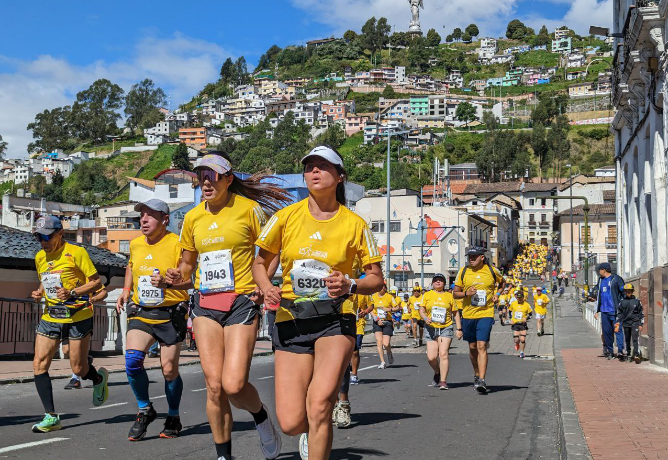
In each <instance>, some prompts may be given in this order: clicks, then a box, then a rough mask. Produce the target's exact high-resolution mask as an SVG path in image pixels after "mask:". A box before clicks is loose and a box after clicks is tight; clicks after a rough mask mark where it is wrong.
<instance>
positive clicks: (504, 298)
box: [497, 288, 510, 326]
mask: <svg viewBox="0 0 668 460" xmlns="http://www.w3.org/2000/svg"><path fill="white" fill-rule="evenodd" d="M497 305H498V306H497V312H498V313H499V321H500V322H501V326H505V323H507V322H508V306H509V305H510V294H508V288H505V289H504V290H503V294H501V295H500V296H499V302H498V304H497Z"/></svg>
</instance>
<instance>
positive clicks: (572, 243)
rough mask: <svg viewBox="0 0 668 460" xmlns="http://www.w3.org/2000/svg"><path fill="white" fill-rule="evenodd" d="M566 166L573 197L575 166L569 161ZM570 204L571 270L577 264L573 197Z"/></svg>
mask: <svg viewBox="0 0 668 460" xmlns="http://www.w3.org/2000/svg"><path fill="white" fill-rule="evenodd" d="M566 167H567V168H568V177H569V179H570V183H571V184H570V186H569V188H570V190H571V193H570V195H571V197H572V196H573V166H572V165H571V164H570V163H568V164H567V165H566ZM570 206H571V270H573V265H574V264H575V259H574V256H573V252H574V251H575V249H574V241H573V240H574V238H573V198H571V204H570Z"/></svg>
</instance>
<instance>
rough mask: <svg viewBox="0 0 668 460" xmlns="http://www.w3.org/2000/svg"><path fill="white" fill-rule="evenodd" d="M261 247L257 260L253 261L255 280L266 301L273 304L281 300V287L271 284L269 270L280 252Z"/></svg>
mask: <svg viewBox="0 0 668 460" xmlns="http://www.w3.org/2000/svg"><path fill="white" fill-rule="evenodd" d="M259 249H260V250H259V251H258V253H257V256H255V260H254V261H253V267H252V272H253V280H254V281H255V284H257V286H258V287H259V288H260V291H262V294H263V295H264V298H265V301H266V302H268V303H271V304H277V303H279V302H280V301H281V289H280V288H279V287H278V286H274V285H273V284H271V278H270V275H269V270H270V268H271V266H272V262H273V261H274V259H276V258H277V257H276V256H277V255H278V254H274V253H273V252H269V251H267V250H266V249H263V248H259Z"/></svg>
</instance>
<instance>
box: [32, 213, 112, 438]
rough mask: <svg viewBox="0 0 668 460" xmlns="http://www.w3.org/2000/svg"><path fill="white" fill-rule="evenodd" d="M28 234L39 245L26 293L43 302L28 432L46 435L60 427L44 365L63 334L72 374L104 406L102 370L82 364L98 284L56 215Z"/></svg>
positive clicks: (80, 249) (85, 360)
mask: <svg viewBox="0 0 668 460" xmlns="http://www.w3.org/2000/svg"><path fill="white" fill-rule="evenodd" d="M33 235H34V236H35V238H36V239H37V241H38V242H39V244H40V246H41V247H42V249H41V250H40V251H39V252H38V253H37V255H35V266H36V268H37V275H38V277H39V279H40V284H39V288H38V289H37V290H35V291H33V292H32V294H31V296H32V298H33V300H34V301H35V302H41V301H42V300H44V301H45V302H46V306H45V308H44V314H43V315H42V318H41V319H40V321H39V324H38V325H37V335H36V336H35V357H34V359H33V369H34V375H35V387H36V388H37V394H38V395H39V398H40V400H41V401H42V406H43V407H44V418H43V419H42V421H41V422H39V423H36V424H34V425H33V426H32V431H33V432H35V433H47V432H50V431H55V430H60V429H61V428H62V426H61V424H60V416H59V415H58V413H57V412H56V410H55V406H54V403H53V390H52V387H51V377H50V376H49V368H50V367H51V360H52V358H53V355H54V354H55V353H56V350H57V349H58V345H59V344H60V341H61V340H62V339H63V338H65V337H67V338H69V342H70V348H69V351H70V353H69V355H70V366H71V368H72V373H74V374H76V375H80V376H81V377H82V378H83V379H84V380H91V381H92V382H93V384H94V387H93V405H94V406H100V405H102V404H104V402H105V401H106V400H107V397H108V395H109V389H108V387H107V380H108V373H107V370H106V369H104V368H103V367H101V368H100V369H99V370H96V369H95V367H94V366H92V365H90V364H89V363H88V350H89V346H90V340H91V336H92V335H93V305H92V304H91V302H90V299H89V297H90V296H91V295H93V294H94V293H95V292H97V291H99V290H100V289H101V288H102V282H101V281H100V276H99V275H98V273H97V269H96V268H95V266H94V265H93V262H92V261H91V260H90V257H89V255H88V252H86V250H85V249H84V248H83V247H81V246H77V245H74V244H70V243H68V242H66V241H65V240H64V239H63V225H62V223H61V222H60V220H59V219H58V218H57V217H55V216H48V215H47V216H42V217H40V218H39V219H37V222H35V229H34V231H33Z"/></svg>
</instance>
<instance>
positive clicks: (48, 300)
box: [32, 146, 549, 460]
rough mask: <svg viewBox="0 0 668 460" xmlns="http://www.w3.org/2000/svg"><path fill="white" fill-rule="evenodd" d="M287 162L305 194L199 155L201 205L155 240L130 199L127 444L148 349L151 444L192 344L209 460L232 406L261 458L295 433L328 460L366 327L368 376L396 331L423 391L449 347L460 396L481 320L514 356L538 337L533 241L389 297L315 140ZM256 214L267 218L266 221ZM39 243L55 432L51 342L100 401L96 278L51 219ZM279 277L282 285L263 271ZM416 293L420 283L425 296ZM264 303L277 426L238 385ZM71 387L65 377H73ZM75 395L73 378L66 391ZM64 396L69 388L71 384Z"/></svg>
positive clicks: (543, 300) (477, 255)
mask: <svg viewBox="0 0 668 460" xmlns="http://www.w3.org/2000/svg"><path fill="white" fill-rule="evenodd" d="M302 164H303V167H304V170H303V174H304V180H305V183H306V186H307V188H308V192H309V196H308V198H306V199H304V200H302V201H299V202H297V203H294V204H291V205H288V203H289V202H291V201H292V197H291V196H290V195H289V194H288V193H287V192H286V191H285V190H283V189H281V188H280V187H278V186H276V185H273V184H270V183H268V182H267V181H264V180H263V179H264V177H263V176H251V177H249V178H247V179H240V178H239V177H238V176H236V175H234V174H233V169H232V165H231V163H230V161H229V158H228V157H227V156H226V155H225V154H222V153H219V152H211V153H209V154H207V155H205V156H204V157H203V159H202V161H201V163H200V164H199V165H198V167H197V168H196V173H197V178H198V181H199V185H200V186H201V189H202V202H201V203H200V204H199V205H197V206H196V207H195V208H193V209H192V210H191V211H189V212H188V213H187V214H186V216H185V219H184V222H183V227H182V231H181V234H180V236H177V235H175V234H173V233H171V232H169V230H168V229H167V228H168V225H169V219H170V212H169V207H168V206H167V204H166V203H164V202H163V201H161V200H158V199H152V200H149V201H147V202H145V203H139V204H137V205H136V208H135V210H136V211H137V212H139V214H140V225H141V232H142V234H143V235H142V236H140V237H138V238H136V239H134V240H133V241H132V242H131V244H130V259H129V263H128V266H127V270H126V274H125V283H124V287H123V290H122V294H121V295H120V296H119V297H118V300H117V303H116V308H117V309H118V311H119V312H120V311H121V310H125V312H126V314H127V317H128V327H127V338H126V351H125V368H126V374H127V379H128V382H129V384H130V387H131V388H132V390H133V392H134V395H135V399H136V403H137V415H136V418H135V421H134V423H133V424H132V426H131V427H130V428H129V432H128V436H127V437H128V439H129V440H130V441H139V440H141V439H142V438H143V437H144V436H145V435H146V433H147V431H148V430H149V426H150V424H151V423H153V422H154V421H155V420H156V418H157V416H158V414H157V412H156V410H155V409H154V408H153V405H152V403H151V401H150V397H149V394H150V392H149V390H150V388H149V387H150V385H149V378H148V375H147V372H146V369H145V367H144V360H145V358H146V356H147V354H148V353H149V349H150V348H151V347H152V346H153V345H154V344H155V343H156V342H158V343H159V344H160V362H161V366H162V373H163V377H164V391H165V394H166V399H167V405H168V413H167V417H166V418H165V420H164V426H163V428H162V430H161V432H160V437H161V438H176V437H178V436H179V433H180V431H181V430H182V427H183V425H182V422H181V418H180V415H179V405H180V401H181V395H182V393H183V381H182V379H181V377H180V375H179V356H180V350H181V349H182V343H183V342H184V340H185V339H186V336H187V335H189V337H190V343H191V347H194V345H193V341H192V338H193V335H192V334H193V332H194V333H195V336H196V338H197V350H198V352H199V356H200V361H201V366H202V370H203V374H204V379H205V382H206V390H207V391H206V414H207V418H208V421H209V426H210V428H211V433H212V437H213V444H214V446H213V447H214V449H215V455H216V457H215V458H217V459H218V460H229V459H231V458H232V439H233V438H232V426H233V420H232V411H231V406H234V407H236V408H238V409H241V410H245V411H247V412H249V413H250V415H251V416H252V417H253V419H254V421H255V425H256V428H257V432H258V440H259V444H260V447H261V449H262V452H263V454H264V456H265V457H266V458H268V459H273V458H276V457H278V456H279V454H280V453H281V447H282V446H281V436H280V433H279V431H282V432H283V433H285V434H286V435H290V436H300V442H299V451H300V452H299V453H300V455H301V458H302V459H307V458H309V456H310V458H312V459H325V458H328V457H329V454H330V451H331V447H332V438H333V426H338V427H346V426H348V425H350V422H351V406H350V401H349V399H348V392H349V389H350V385H356V384H358V383H360V379H359V376H358V371H359V366H360V354H359V353H360V348H361V347H362V342H363V339H364V336H365V332H366V330H367V321H368V322H371V323H372V324H371V326H372V331H373V336H374V338H375V341H376V349H377V352H378V357H379V364H378V368H379V369H386V368H388V367H391V366H392V364H393V363H394V356H393V353H392V337H393V335H394V333H395V332H397V331H402V332H403V333H405V334H406V336H407V337H409V338H411V339H412V340H413V346H414V347H416V348H420V347H423V346H424V347H425V354H426V358H427V362H428V364H429V366H430V367H431V369H432V370H433V374H434V375H433V380H432V382H430V384H431V385H433V386H434V387H437V388H439V389H441V390H447V389H448V384H447V382H448V380H447V376H448V371H449V367H450V366H449V350H450V347H451V344H452V341H453V340H455V339H457V340H464V341H465V342H467V343H468V352H469V356H470V360H471V366H472V371H473V377H472V386H473V389H474V390H475V391H476V392H478V393H481V394H484V393H486V392H487V391H488V387H487V383H486V377H487V368H488V348H489V343H490V337H491V331H492V326H493V325H494V323H495V317H496V316H497V315H498V317H499V320H500V323H501V325H504V324H512V326H511V329H512V334H513V338H514V340H515V344H516V350H518V351H520V355H519V356H521V357H524V349H525V348H524V347H525V343H526V334H527V329H528V328H527V321H528V319H529V318H530V317H531V316H532V315H535V318H536V321H537V327H538V333H539V334H541V333H542V332H543V322H542V321H543V319H544V318H545V316H546V315H547V306H548V304H549V298H548V297H547V295H546V294H547V292H546V290H545V289H544V288H541V287H539V288H538V289H536V290H535V292H533V293H532V294H533V295H532V302H533V303H532V304H531V305H530V304H529V299H528V289H527V287H526V286H523V281H522V280H523V279H524V278H526V276H531V275H533V276H540V275H543V274H544V272H545V269H546V267H547V262H546V250H547V248H545V247H544V246H540V245H529V246H526V247H525V248H524V250H523V252H522V253H521V255H520V256H518V258H517V260H516V263H515V266H513V268H512V269H511V270H510V271H509V272H508V273H507V274H506V276H504V275H503V274H502V273H501V272H500V271H499V270H498V269H497V268H495V267H494V266H493V265H491V264H490V263H489V261H488V259H487V258H486V256H485V249H484V248H481V247H475V246H474V247H470V248H468V249H467V258H468V263H467V265H466V266H465V267H463V268H462V269H461V270H460V271H459V273H458V274H457V276H456V278H455V279H454V280H453V282H452V283H451V284H449V283H448V280H447V278H446V276H445V275H442V274H436V275H434V276H433V278H432V279H431V283H430V284H429V286H425V287H422V286H419V285H417V284H416V286H415V287H414V288H413V289H412V292H410V293H408V292H405V293H399V292H397V290H396V289H395V288H393V287H390V288H389V289H388V286H387V285H386V284H385V281H384V277H383V273H382V271H381V265H380V263H381V260H382V255H381V253H380V251H379V248H378V247H377V245H376V243H375V241H374V239H373V236H372V234H371V231H370V229H369V227H368V226H367V224H366V223H365V222H364V220H362V219H361V218H360V217H359V216H357V215H356V214H355V213H353V212H352V211H350V210H348V209H347V208H346V206H345V189H344V183H345V180H346V171H345V169H344V165H343V159H342V157H341V156H340V155H339V154H338V152H336V151H335V150H333V149H331V148H329V147H327V146H319V147H316V148H314V149H313V150H312V151H311V152H310V153H309V154H308V155H306V156H305V157H304V158H303V160H302ZM268 216H271V218H268ZM34 234H35V237H36V238H37V240H38V241H39V242H40V244H41V247H42V250H41V251H39V253H38V254H37V255H36V258H35V262H36V266H37V271H38V274H39V278H40V285H39V288H38V289H36V290H35V291H34V292H33V293H32V297H33V299H34V300H35V301H38V302H41V301H44V302H45V309H44V315H43V316H42V318H41V320H40V322H39V325H38V327H37V338H36V342H35V358H34V374H35V386H36V388H37V393H38V394H39V397H40V399H41V401H42V404H43V406H44V412H45V415H44V418H43V419H42V420H41V421H40V422H39V423H36V424H35V425H33V427H32V430H33V431H34V432H51V431H54V430H58V429H60V428H61V421H60V418H59V415H58V413H57V411H56V408H55V404H54V399H53V391H52V386H51V378H50V377H49V367H50V363H51V359H52V357H53V356H54V354H55V352H56V349H57V347H58V345H59V344H60V342H61V341H68V342H69V345H68V356H69V360H70V363H71V368H72V372H73V374H74V376H80V377H77V378H80V379H84V380H90V381H92V382H93V404H94V405H95V406H99V405H102V404H104V402H105V401H106V399H107V397H108V394H109V390H108V384H107V381H108V373H107V371H106V370H105V369H104V368H99V369H96V368H95V367H94V366H93V364H92V361H91V359H90V358H89V347H90V340H91V336H92V329H93V326H92V325H93V322H92V321H93V320H92V317H93V307H92V304H93V302H95V301H99V300H101V299H104V297H105V296H106V292H105V290H104V289H103V286H102V283H101V280H100V277H99V275H98V273H97V270H96V269H95V266H94V265H93V263H92V262H91V259H90V257H89V255H88V254H87V252H86V250H85V249H84V248H82V247H81V246H77V245H73V244H70V243H68V242H66V241H65V240H64V239H63V231H62V224H61V223H60V221H59V220H58V219H57V218H56V217H53V216H43V217H41V218H40V219H38V220H37V222H36V226H35V230H34ZM279 264H280V267H281V268H282V272H281V273H282V279H281V280H280V282H278V283H277V282H276V281H275V274H276V272H277V269H278V267H279ZM425 288H426V289H425ZM262 305H264V307H265V308H268V309H269V310H270V311H271V314H270V316H271V317H272V319H275V321H274V325H273V327H272V333H271V339H272V346H273V349H274V351H275V354H274V368H275V375H274V377H275V394H276V395H280V397H276V398H275V400H274V401H273V406H274V409H275V413H276V418H277V422H278V423H277V424H276V423H274V422H273V421H272V418H271V417H270V416H269V410H268V406H270V405H272V401H269V400H267V399H266V396H267V395H264V397H262V395H260V394H259V393H258V391H257V389H256V388H255V387H254V386H253V385H252V384H251V383H250V382H249V371H250V366H251V360H252V356H253V350H254V347H255V340H256V337H257V328H258V323H259V319H260V316H261V308H262ZM73 380H75V379H74V377H73ZM79 386H80V384H79ZM73 388H77V386H76V384H74V386H73Z"/></svg>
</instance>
